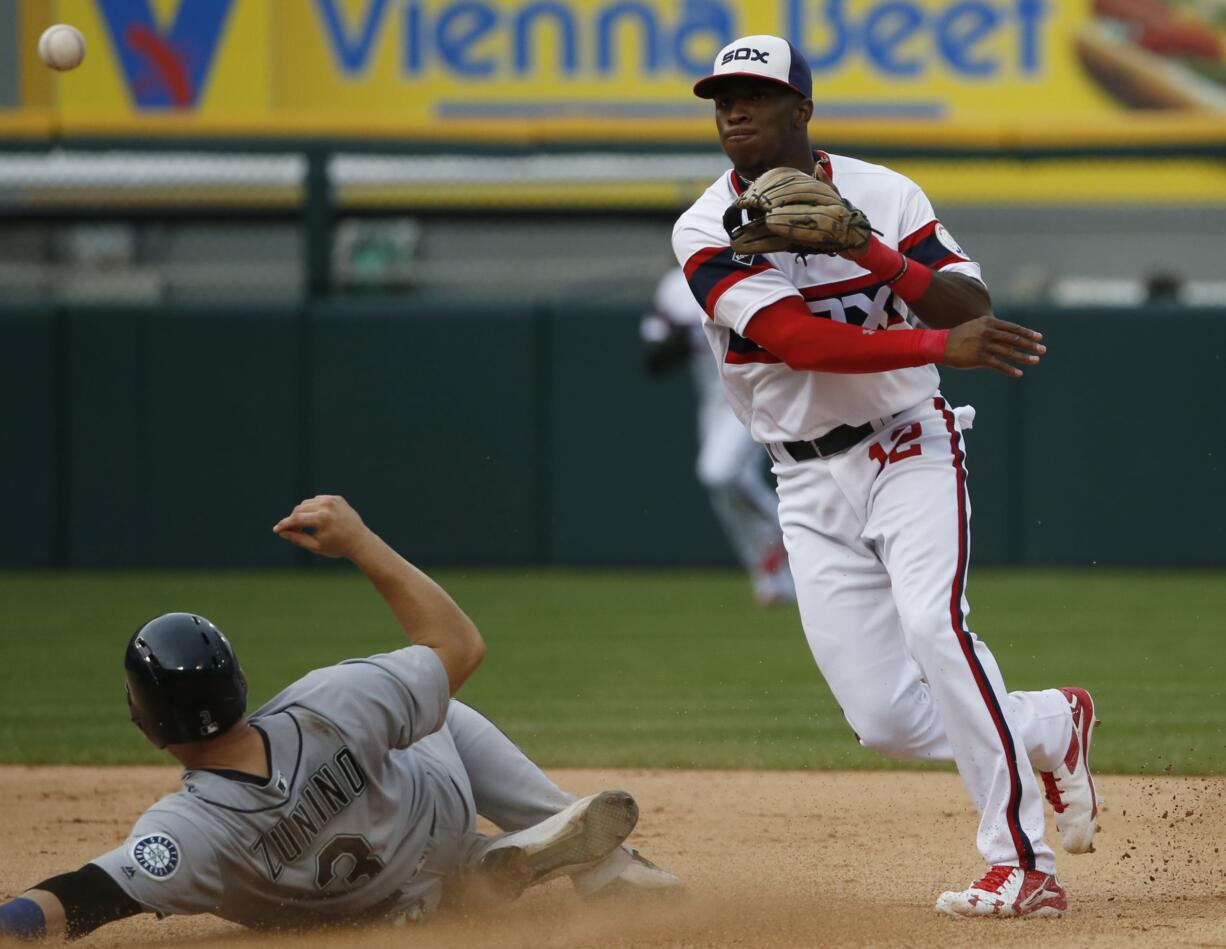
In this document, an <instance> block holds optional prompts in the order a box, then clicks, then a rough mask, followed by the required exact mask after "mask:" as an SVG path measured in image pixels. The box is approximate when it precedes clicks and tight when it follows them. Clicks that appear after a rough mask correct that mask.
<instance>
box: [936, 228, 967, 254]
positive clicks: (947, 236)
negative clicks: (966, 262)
mask: <svg viewBox="0 0 1226 949" xmlns="http://www.w3.org/2000/svg"><path fill="white" fill-rule="evenodd" d="M937 240H939V241H940V242H941V246H942V247H944V248H945V249H946V250H952V251H953V252H954V253H955V254H957V255H958V256H959V257H965V256H966V251H964V250H963V249H962V248H961V247H959V246H958V242H957V241H956V240H954V236H953V235H952V234H951V233H949V231H947V230H946V229H945V225H944V224H941V223H938V224H937Z"/></svg>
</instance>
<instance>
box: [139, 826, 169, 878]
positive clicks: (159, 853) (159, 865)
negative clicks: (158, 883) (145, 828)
mask: <svg viewBox="0 0 1226 949" xmlns="http://www.w3.org/2000/svg"><path fill="white" fill-rule="evenodd" d="M132 859H133V860H135V861H136V865H137V866H138V867H140V868H141V869H142V870H144V871H145V872H146V873H147V874H149V876H151V877H153V878H154V879H155V880H169V879H170V878H171V877H172V876H174V875H175V871H176V870H178V869H179V845H178V844H177V843H175V842H174V840H173V839H172V838H170V837H167V836H166V835H165V834H146V835H145V836H144V837H142V838H141V839H140V840H138V841H136V843H134V844H133V845H132Z"/></svg>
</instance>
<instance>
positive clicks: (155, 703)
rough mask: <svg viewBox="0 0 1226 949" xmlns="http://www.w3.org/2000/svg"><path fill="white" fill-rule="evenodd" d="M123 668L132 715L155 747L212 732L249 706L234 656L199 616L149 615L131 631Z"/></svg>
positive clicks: (215, 630) (216, 631)
mask: <svg viewBox="0 0 1226 949" xmlns="http://www.w3.org/2000/svg"><path fill="white" fill-rule="evenodd" d="M123 668H124V679H125V685H126V688H127V693H128V708H129V709H130V710H131V712H132V721H134V722H135V723H136V725H137V727H138V728H139V729H140V730H141V731H143V732H144V733H145V735H146V737H148V739H149V740H150V741H152V742H153V743H154V744H155V745H157V746H158V747H159V748H165V747H166V746H167V745H172V744H182V743H185V742H193V741H205V740H206V739H209V738H215V737H216V736H218V735H220V734H222V733H223V732H225V731H226V730H227V729H228V728H229V727H230V726H231V725H233V724H234V723H235V722H237V721H238V720H239V719H240V718H242V717H243V712H244V711H246V709H247V682H246V680H245V679H244V678H243V671H242V669H240V668H239V667H238V658H237V657H236V656H235V655H234V650H233V648H231V646H230V642H229V640H227V639H226V637H225V636H224V635H222V632H221V630H220V629H218V628H217V627H216V626H214V625H213V624H212V623H210V622H209V621H208V620H207V619H205V618H204V617H203V616H196V615H194V614H192V613H166V614H165V615H163V616H159V617H158V618H157V619H154V620H150V621H149V622H148V623H146V624H145V625H144V626H142V627H141V628H140V629H138V630H137V631H136V632H135V633H134V634H133V636H132V639H131V641H130V642H129V643H128V651H127V652H126V653H125V654H124V657H123Z"/></svg>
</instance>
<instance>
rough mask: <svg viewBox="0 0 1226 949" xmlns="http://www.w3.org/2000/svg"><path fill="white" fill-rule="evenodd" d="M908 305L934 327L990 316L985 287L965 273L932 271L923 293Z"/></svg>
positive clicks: (951, 327) (943, 327) (990, 308)
mask: <svg viewBox="0 0 1226 949" xmlns="http://www.w3.org/2000/svg"><path fill="white" fill-rule="evenodd" d="M907 305H908V306H909V307H910V308H911V311H912V312H913V313H914V314H915V315H916V316H918V317H919V318H920V319H921V320H923V321H924V323H925V324H926V325H927V326H931V327H932V328H933V329H953V327H955V326H961V325H962V324H963V323H968V322H970V321H971V320H974V319H978V318H979V317H981V316H991V315H992V297H991V295H989V293H988V288H987V287H985V286H984V285H983V284H982V283H980V282H979V281H978V280H976V279H975V278H974V277H967V276H966V275H964V274H951V273H940V272H938V273H934V274H933V276H932V283H930V284H929V285H928V289H927V290H926V291H924V295H923V296H921V297H920V298H919V299H918V300H915V301H913V302H912V303H909V304H907Z"/></svg>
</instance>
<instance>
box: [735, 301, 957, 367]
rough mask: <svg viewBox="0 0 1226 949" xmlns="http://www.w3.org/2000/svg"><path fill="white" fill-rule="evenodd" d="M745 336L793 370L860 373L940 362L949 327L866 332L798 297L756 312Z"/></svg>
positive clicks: (778, 302) (943, 355)
mask: <svg viewBox="0 0 1226 949" xmlns="http://www.w3.org/2000/svg"><path fill="white" fill-rule="evenodd" d="M744 335H745V336H746V337H747V338H748V339H751V340H753V341H754V342H755V343H757V344H758V345H759V346H761V347H762V348H763V349H765V350H767V351H768V352H771V353H774V354H775V355H776V356H778V357H779V358H780V359H782V360H783V361H784V362H785V363H787V364H788V366H790V367H791V368H792V369H808V370H815V371H817V372H840V373H858V372H888V371H889V370H891V369H905V368H906V367H908V366H925V365H928V364H929V363H939V362H942V361H944V358H945V337H946V336H948V335H949V331H948V330H906V331H894V332H885V331H877V330H866V329H863V328H861V327H859V326H852V325H850V324H848V323H836V322H834V321H833V320H827V319H821V318H815V317H814V316H813V314H812V313H810V312H809V309H808V307H806V306H805V305H804V303H802V302H801V301H800V300H799V299H798V298H797V297H788V298H787V299H784V300H778V301H776V302H775V303H772V304H771V305H770V306H767V307H763V308H762V309H761V310H759V311H758V312H757V313H755V314H754V315H753V318H752V319H751V320H750V321H749V325H748V326H746V327H745V333H744Z"/></svg>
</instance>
